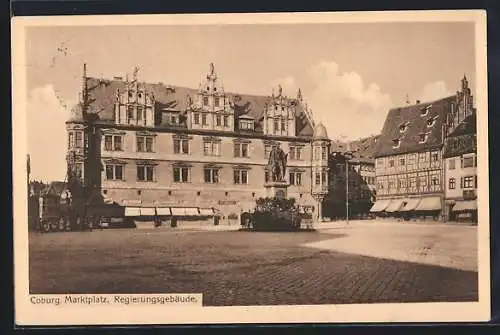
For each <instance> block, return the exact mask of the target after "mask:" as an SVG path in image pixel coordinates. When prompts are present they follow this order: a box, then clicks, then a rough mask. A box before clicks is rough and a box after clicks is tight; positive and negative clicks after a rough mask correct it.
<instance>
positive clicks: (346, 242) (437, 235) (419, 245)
mask: <svg viewBox="0 0 500 335" xmlns="http://www.w3.org/2000/svg"><path fill="white" fill-rule="evenodd" d="M318 228H319V229H321V231H322V232H324V233H327V234H328V233H329V234H339V233H340V234H346V235H348V236H347V237H346V238H343V239H335V240H333V239H332V240H324V241H320V242H314V243H309V244H306V245H305V246H308V247H314V248H320V249H325V250H332V251H338V252H344V253H349V254H357V255H364V256H370V257H377V258H384V259H392V260H399V261H408V262H415V263H420V264H429V265H437V266H443V267H449V268H455V269H460V270H467V271H477V269H478V253H477V227H475V226H467V225H460V224H458V225H453V224H441V223H436V224H431V223H426V222H422V223H421V222H418V223H407V222H397V221H387V220H369V221H368V220H367V221H351V222H350V223H349V224H346V223H345V222H342V221H340V222H327V223H322V224H318Z"/></svg>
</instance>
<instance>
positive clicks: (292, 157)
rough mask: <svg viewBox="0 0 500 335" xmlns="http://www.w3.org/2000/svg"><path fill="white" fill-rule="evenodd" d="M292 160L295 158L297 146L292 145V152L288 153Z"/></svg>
mask: <svg viewBox="0 0 500 335" xmlns="http://www.w3.org/2000/svg"><path fill="white" fill-rule="evenodd" d="M288 156H289V158H290V160H295V147H290V152H289V153H288Z"/></svg>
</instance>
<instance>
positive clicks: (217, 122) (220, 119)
mask: <svg viewBox="0 0 500 335" xmlns="http://www.w3.org/2000/svg"><path fill="white" fill-rule="evenodd" d="M215 122H216V124H217V126H220V125H221V124H222V118H221V116H220V115H216V116H215Z"/></svg>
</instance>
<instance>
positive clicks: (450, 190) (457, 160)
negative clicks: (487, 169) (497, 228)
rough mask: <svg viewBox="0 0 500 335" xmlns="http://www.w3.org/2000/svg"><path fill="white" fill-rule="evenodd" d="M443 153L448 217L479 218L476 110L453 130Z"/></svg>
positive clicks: (472, 219) (445, 213)
mask: <svg viewBox="0 0 500 335" xmlns="http://www.w3.org/2000/svg"><path fill="white" fill-rule="evenodd" d="M443 157H444V159H445V182H446V183H445V185H446V187H445V209H444V215H445V219H447V220H453V221H454V220H461V219H469V220H471V221H477V138H476V114H472V115H469V116H468V117H467V118H466V119H465V120H463V121H462V122H461V123H460V124H459V126H458V127H457V128H456V129H455V130H454V131H453V132H452V133H450V135H449V136H448V138H447V139H446V143H445V147H444V152H443Z"/></svg>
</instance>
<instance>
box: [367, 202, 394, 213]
mask: <svg viewBox="0 0 500 335" xmlns="http://www.w3.org/2000/svg"><path fill="white" fill-rule="evenodd" d="M390 203H391V200H390V199H386V200H377V201H376V202H375V204H374V205H373V206H372V208H371V209H370V212H372V213H376V212H382V211H383V210H385V209H386V208H387V206H389V204H390Z"/></svg>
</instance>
